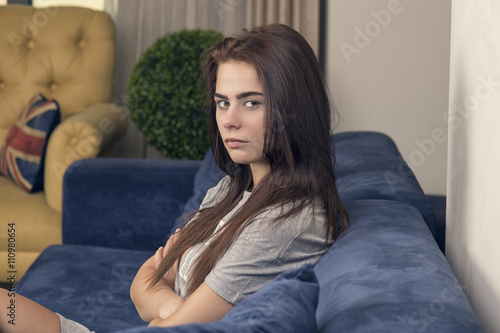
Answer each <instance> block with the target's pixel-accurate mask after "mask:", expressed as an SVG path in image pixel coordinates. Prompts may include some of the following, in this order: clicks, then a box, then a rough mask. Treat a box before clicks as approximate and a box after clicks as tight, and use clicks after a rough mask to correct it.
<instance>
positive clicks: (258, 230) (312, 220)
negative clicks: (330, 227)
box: [205, 207, 331, 305]
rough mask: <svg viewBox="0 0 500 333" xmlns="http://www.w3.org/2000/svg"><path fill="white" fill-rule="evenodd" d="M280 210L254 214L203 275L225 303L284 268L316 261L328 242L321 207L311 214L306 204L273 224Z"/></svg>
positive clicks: (236, 300)
mask: <svg viewBox="0 0 500 333" xmlns="http://www.w3.org/2000/svg"><path fill="white" fill-rule="evenodd" d="M280 212H281V209H271V210H268V211H264V212H263V213H261V214H260V215H259V216H257V217H256V218H255V219H254V220H253V221H252V222H251V223H250V224H249V225H248V226H247V227H246V228H245V230H244V231H243V232H242V234H241V235H240V237H238V239H237V240H236V241H235V242H234V243H233V244H232V246H230V247H229V249H228V250H227V251H226V253H225V254H224V255H223V256H222V257H221V258H220V259H219V261H218V262H217V263H216V265H215V267H214V268H213V269H212V271H211V272H210V273H209V274H208V275H207V277H206V278H205V282H206V283H207V285H208V286H209V287H210V288H211V289H212V290H213V291H214V292H215V293H216V294H218V295H219V296H220V297H222V298H223V299H225V300H226V301H228V302H229V303H231V304H234V305H236V304H238V303H239V302H241V301H242V300H243V299H245V298H246V297H247V296H249V295H251V294H253V293H254V292H255V291H257V290H259V289H260V288H262V287H263V286H265V285H266V284H267V283H269V282H271V281H272V280H273V279H274V278H275V277H277V276H278V275H279V274H281V273H283V272H285V271H289V270H292V269H295V268H298V267H300V266H302V265H303V264H304V263H310V264H316V262H317V261H318V260H319V258H320V257H321V256H322V255H323V254H324V253H325V252H326V250H327V249H328V247H329V245H331V244H327V243H326V242H325V239H326V228H325V225H324V224H325V223H324V221H325V216H324V210H322V209H315V210H314V213H313V210H312V209H311V208H310V207H306V208H305V209H303V210H302V212H300V213H298V214H296V215H294V216H292V217H290V218H287V219H283V220H281V221H278V223H274V224H273V222H271V221H274V220H275V219H276V217H277V216H279V213H280ZM313 214H314V215H313Z"/></svg>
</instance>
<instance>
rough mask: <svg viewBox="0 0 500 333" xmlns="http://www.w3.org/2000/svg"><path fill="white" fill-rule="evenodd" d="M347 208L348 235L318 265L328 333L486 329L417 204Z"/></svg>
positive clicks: (322, 326)
mask: <svg viewBox="0 0 500 333" xmlns="http://www.w3.org/2000/svg"><path fill="white" fill-rule="evenodd" d="M346 207H347V209H349V210H350V211H351V212H352V214H353V218H352V221H351V224H350V226H349V229H348V232H347V233H346V234H345V235H344V236H343V237H341V238H340V239H338V240H337V241H336V242H335V243H334V244H333V245H332V247H331V248H330V249H329V250H328V251H327V253H326V254H325V255H324V256H323V257H322V258H321V259H320V261H319V262H318V263H317V264H316V266H315V271H316V276H317V277H318V281H319V284H320V293H319V301H318V309H317V312H316V318H317V322H318V327H319V331H320V332H384V333H386V332H395V333H396V332H397V333H399V332H450V333H453V332H481V328H480V326H479V324H478V321H477V318H476V316H475V315H474V313H473V312H472V309H471V308H470V305H469V303H468V301H467V298H466V297H465V294H464V293H463V290H462V288H461V286H460V284H459V283H458V281H457V279H456V278H455V276H454V275H453V271H452V270H451V267H450V266H449V264H448V262H447V261H446V258H445V257H444V255H443V254H442V252H441V251H440V249H439V247H438V246H437V244H436V242H435V240H434V239H433V237H432V235H431V233H430V232H429V229H428V228H427V227H426V224H425V222H424V221H423V219H422V216H421V215H420V213H419V211H418V210H417V209H416V208H415V207H413V206H410V205H408V204H406V203H402V202H398V201H382V200H363V201H352V202H349V203H348V204H347V205H346Z"/></svg>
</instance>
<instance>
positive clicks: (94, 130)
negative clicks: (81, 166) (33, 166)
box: [44, 103, 127, 212]
mask: <svg viewBox="0 0 500 333" xmlns="http://www.w3.org/2000/svg"><path fill="white" fill-rule="evenodd" d="M126 128H127V115H126V114H125V112H124V111H123V110H122V109H121V108H120V107H118V106H117V105H115V104H109V103H103V104H95V105H92V106H90V107H88V108H87V109H85V110H82V111H80V112H78V113H76V114H74V115H72V116H70V117H68V118H66V119H64V120H63V121H62V122H61V123H60V124H59V125H58V126H57V127H56V129H55V130H54V132H53V133H52V135H51V136H50V139H49V142H48V145H47V151H46V154H45V175H44V177H45V178H44V188H45V194H46V198H47V204H48V205H49V206H50V207H52V208H53V209H55V210H56V211H58V212H60V211H61V209H62V181H63V176H64V173H65V172H66V169H67V168H68V166H69V165H70V164H71V163H73V162H74V161H76V160H79V159H82V158H91V157H96V156H97V155H98V154H99V153H100V152H101V151H102V150H103V149H104V148H105V147H106V146H107V145H108V144H109V143H111V142H113V141H114V140H116V139H117V138H119V137H121V136H122V135H123V134H124V133H125V130H126Z"/></svg>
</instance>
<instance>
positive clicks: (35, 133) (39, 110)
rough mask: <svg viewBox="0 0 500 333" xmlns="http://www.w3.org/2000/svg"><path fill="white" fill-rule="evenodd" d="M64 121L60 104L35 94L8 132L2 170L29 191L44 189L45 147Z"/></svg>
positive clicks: (0, 153)
mask: <svg viewBox="0 0 500 333" xmlns="http://www.w3.org/2000/svg"><path fill="white" fill-rule="evenodd" d="M60 120H61V116H60V111H59V105H58V104H57V102H56V101H55V100H47V99H46V98H45V97H43V96H42V95H41V94H37V95H35V96H33V98H32V99H31V100H30V101H29V103H28V105H27V106H26V108H25V109H24V110H23V111H22V113H21V114H20V115H19V117H18V119H17V120H16V122H15V123H14V125H13V126H12V127H11V129H10V131H9V133H8V134H7V137H6V140H5V143H4V144H3V146H2V148H1V149H0V173H1V174H3V175H5V176H7V177H10V178H11V179H12V180H13V181H14V182H15V183H16V184H17V185H19V186H20V187H21V188H22V189H23V190H25V191H26V192H28V193H33V192H36V191H40V190H41V189H42V188H43V170H44V159H45V148H46V146H47V142H48V140H49V137H50V134H51V133H52V131H53V130H54V128H55V127H56V126H57V124H59V122H60Z"/></svg>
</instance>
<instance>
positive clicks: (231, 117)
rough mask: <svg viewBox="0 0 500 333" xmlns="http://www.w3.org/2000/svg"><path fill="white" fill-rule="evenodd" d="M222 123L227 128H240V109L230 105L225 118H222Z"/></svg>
mask: <svg viewBox="0 0 500 333" xmlns="http://www.w3.org/2000/svg"><path fill="white" fill-rule="evenodd" d="M222 125H223V126H224V127H225V128H240V127H241V121H240V118H239V114H238V110H236V109H235V108H232V107H230V108H229V109H228V110H227V112H226V114H225V115H224V118H223V119H222Z"/></svg>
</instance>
